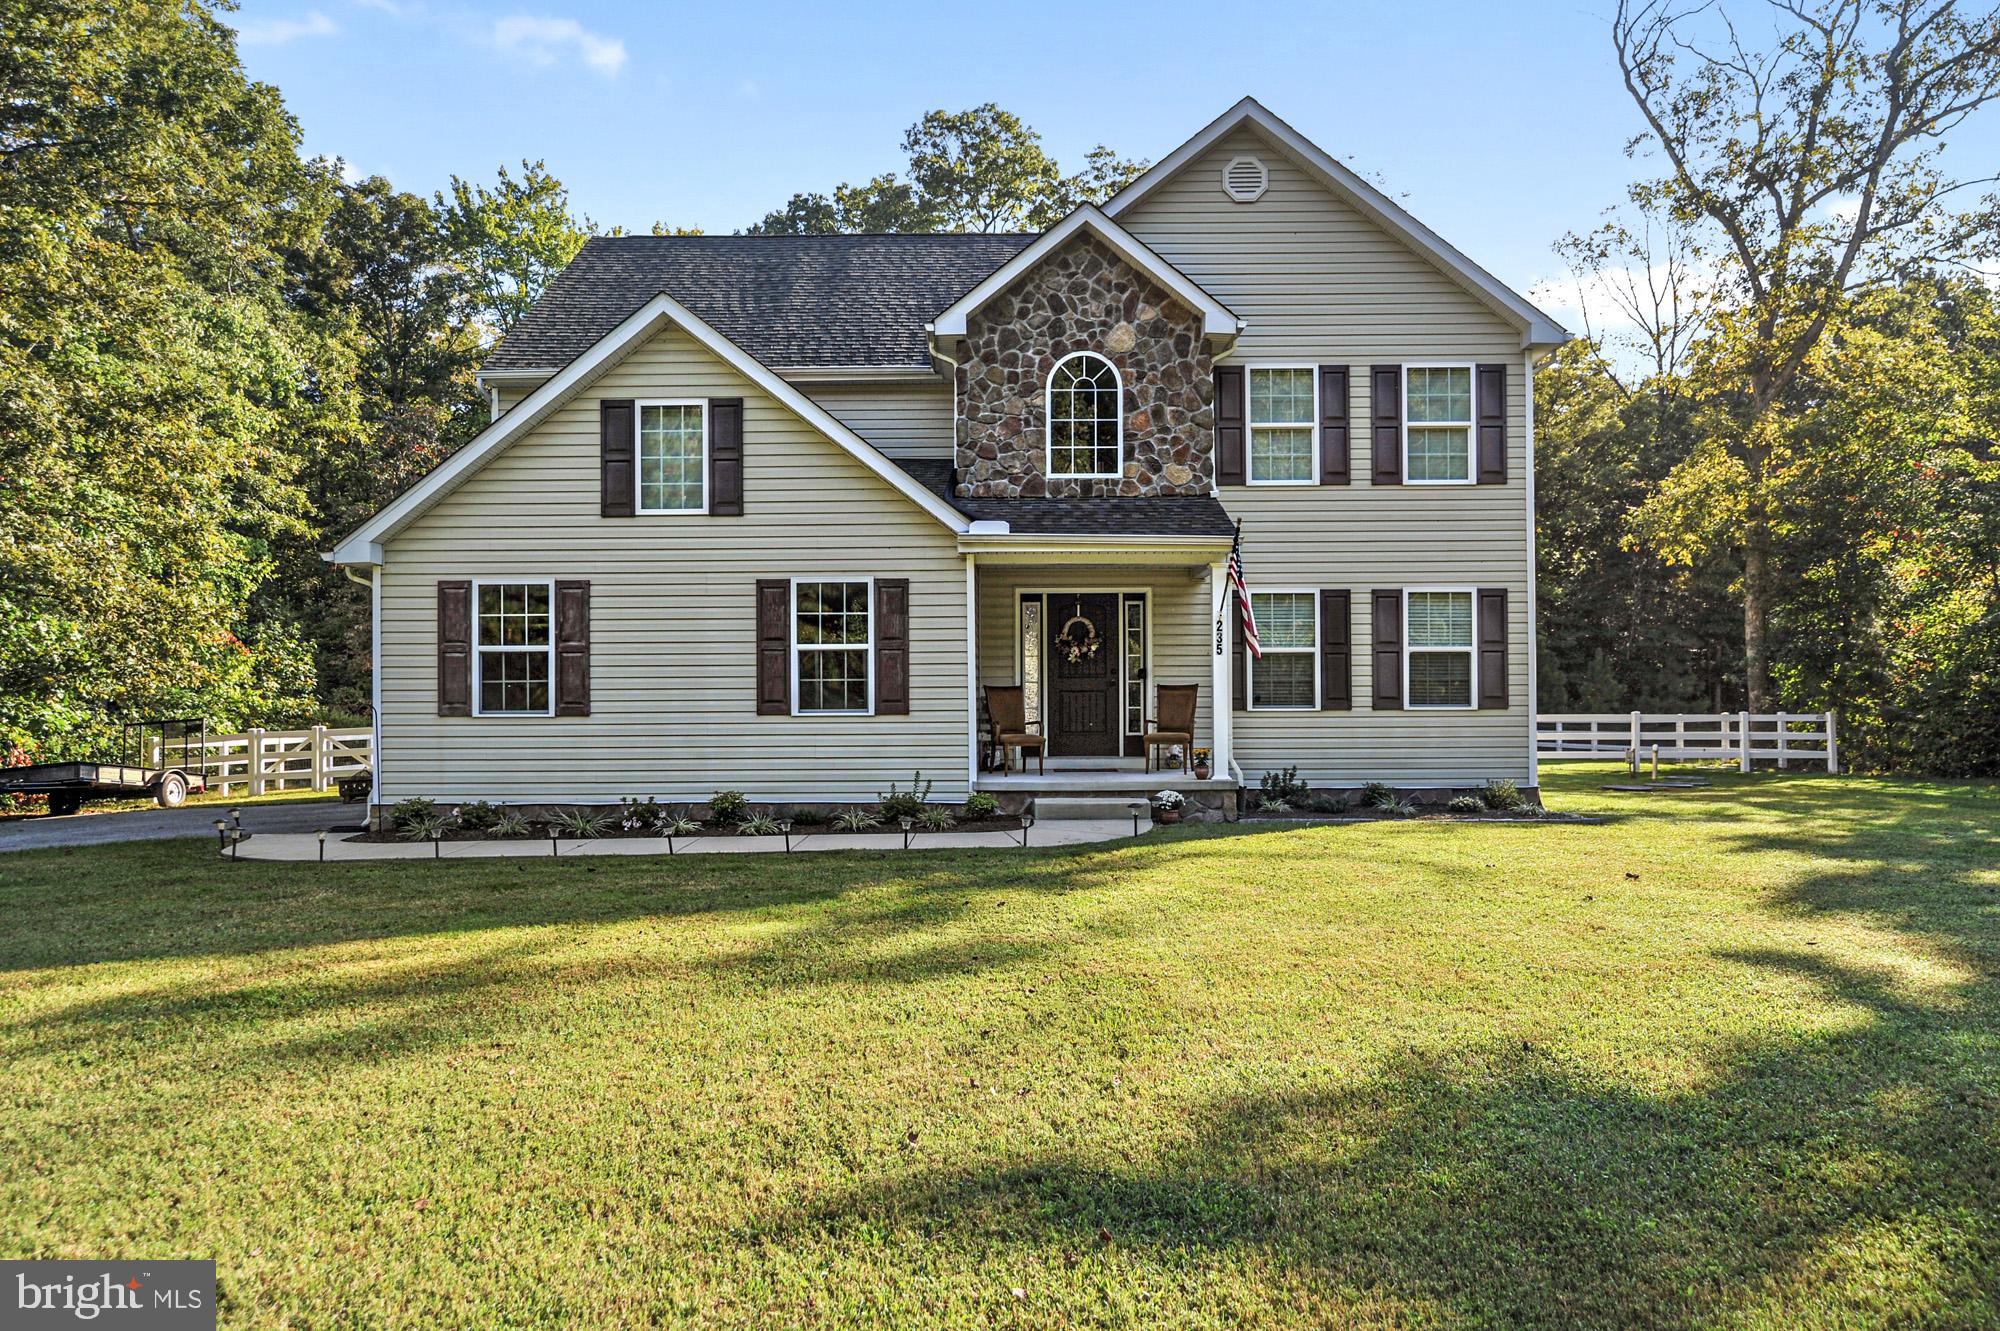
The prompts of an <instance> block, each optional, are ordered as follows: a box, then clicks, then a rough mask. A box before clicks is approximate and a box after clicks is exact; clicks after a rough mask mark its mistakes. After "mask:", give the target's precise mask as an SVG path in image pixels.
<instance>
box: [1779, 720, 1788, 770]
mask: <svg viewBox="0 0 2000 1331" xmlns="http://www.w3.org/2000/svg"><path fill="white" fill-rule="evenodd" d="M1790 718H1791V713H1790V712H1779V713H1778V770H1779V771H1780V772H1782V771H1784V770H1785V759H1786V758H1788V757H1789V756H1790V754H1791V741H1790V740H1788V739H1787V738H1786V737H1785V732H1786V731H1787V730H1789V729H1790V727H1789V726H1788V725H1787V724H1786V722H1787V721H1788V720H1789V719H1790Z"/></svg>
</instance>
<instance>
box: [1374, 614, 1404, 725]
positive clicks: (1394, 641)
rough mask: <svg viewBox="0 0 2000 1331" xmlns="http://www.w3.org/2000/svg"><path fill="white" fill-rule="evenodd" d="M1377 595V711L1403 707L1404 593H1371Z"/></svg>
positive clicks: (1375, 654)
mask: <svg viewBox="0 0 2000 1331" xmlns="http://www.w3.org/2000/svg"><path fill="white" fill-rule="evenodd" d="M1371 595H1372V596H1373V597H1374V618H1375V643H1374V654H1373V660H1374V666H1373V668H1372V669H1371V670H1370V671H1369V673H1370V674H1372V675H1373V676H1374V677H1375V699H1374V703H1373V706H1374V708H1375V710H1376V711H1378V712H1395V711H1400V710H1402V706H1403V594H1402V593H1401V592H1399V591H1382V590H1380V589H1377V590H1376V591H1375V592H1373V593H1371Z"/></svg>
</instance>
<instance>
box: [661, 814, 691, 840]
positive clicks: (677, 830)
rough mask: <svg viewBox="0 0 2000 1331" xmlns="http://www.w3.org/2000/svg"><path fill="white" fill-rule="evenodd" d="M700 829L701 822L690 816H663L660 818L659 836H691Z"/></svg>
mask: <svg viewBox="0 0 2000 1331" xmlns="http://www.w3.org/2000/svg"><path fill="white" fill-rule="evenodd" d="M699 831H701V824H700V823H698V822H696V821H695V820H694V819H692V818H678V817H676V818H663V819H661V820H660V835H661V836H693V835H694V834H695V833H696V832H699Z"/></svg>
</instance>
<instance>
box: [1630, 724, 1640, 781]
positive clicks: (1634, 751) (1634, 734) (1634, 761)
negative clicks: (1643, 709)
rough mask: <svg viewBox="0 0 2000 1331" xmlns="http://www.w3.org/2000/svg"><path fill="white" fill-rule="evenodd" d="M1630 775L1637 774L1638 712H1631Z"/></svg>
mask: <svg viewBox="0 0 2000 1331" xmlns="http://www.w3.org/2000/svg"><path fill="white" fill-rule="evenodd" d="M1629 747H1630V748H1631V750H1632V775H1633V776H1637V775H1639V713H1637V712H1634V713H1632V743H1631V744H1630V746H1629Z"/></svg>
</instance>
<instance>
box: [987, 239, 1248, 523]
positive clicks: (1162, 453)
mask: <svg viewBox="0 0 2000 1331" xmlns="http://www.w3.org/2000/svg"><path fill="white" fill-rule="evenodd" d="M1077 351H1093V352H1096V353H1097V354H1098V355H1100V356H1103V357H1104V358H1105V359H1107V360H1109V361H1110V362H1111V363H1112V365H1114V366H1116V367H1117V370H1118V374H1119V378H1120V379H1121V380H1122V382H1123V384H1124V416H1125V447H1124V474H1123V475H1122V476H1121V477H1120V478H1119V479H1117V480H1110V479H1103V480H1067V479H1050V478H1049V477H1048V476H1047V475H1045V474H1044V470H1043V469H1044V464H1045V462H1046V460H1047V442H1048V432H1047V410H1048V398H1047V393H1046V390H1047V387H1048V380H1049V373H1050V371H1051V370H1053V369H1054V368H1055V365H1056V362H1057V361H1059V360H1061V359H1062V358H1063V357H1064V356H1067V355H1069V354H1070V353H1072V352H1077ZM957 375H958V406H959V415H958V448H957V472H956V484H957V490H958V493H959V494H960V495H963V496H966V497H968V498H984V499H1016V498H1030V499H1032V498H1040V497H1043V496H1048V497H1052V498H1079V497H1105V496H1114V495H1115V496H1120V497H1136V496H1139V495H1205V494H1208V493H1209V492H1210V489H1211V485H1212V482H1213V479H1214V438H1215V434H1214V432H1215V365H1214V361H1213V360H1212V359H1211V357H1210V356H1209V352H1208V344H1207V342H1206V341H1205V340H1204V338H1203V336H1202V321H1201V316H1200V314H1199V313H1197V312H1196V311H1194V310H1190V309H1189V308H1188V307H1187V306H1185V305H1183V304H1182V303H1181V302H1180V301H1178V300H1176V299H1175V298H1174V297H1173V296H1171V295H1170V294H1168V293H1167V292H1166V291H1164V290H1162V289H1161V288H1160V287H1159V285H1158V284H1157V283H1155V282H1153V281H1152V280H1151V279H1150V278H1148V277H1147V276H1146V275H1145V274H1143V273H1141V272H1139V271H1138V270H1137V269H1135V268H1133V267H1132V266H1131V265H1130V264H1128V263H1126V262H1125V260H1124V259H1122V258H1120V257H1119V256H1118V255H1117V254H1116V253H1114V252H1113V251H1112V250H1111V249H1110V248H1109V247H1107V246H1106V245H1104V244H1103V243H1102V242H1101V241H1099V240H1098V239H1097V238H1096V237H1095V236H1092V235H1089V234H1087V233H1086V234H1082V235H1079V236H1077V237H1076V239H1074V240H1073V241H1071V242H1070V243H1069V244H1067V245H1064V246H1063V247H1062V248H1061V249H1060V250H1057V251H1056V252H1055V253H1053V254H1051V255H1049V256H1047V257H1046V258H1045V259H1043V260H1042V262H1041V263H1039V264H1037V265H1036V266H1035V268H1034V269H1033V270H1032V271H1030V272H1028V273H1027V274H1025V275H1024V276H1023V277H1022V278H1021V280H1020V281H1018V282H1016V283H1015V284H1014V285H1013V286H1011V287H1009V288H1008V289H1007V290H1005V291H1003V292H1001V293H1000V294H999V295H998V296H995V297H994V298H993V299H992V300H990V301H988V302H987V303H986V304H985V306H983V307H982V308H981V309H980V310H979V311H978V312H977V313H976V314H974V315H973V317H972V318H971V320H969V321H968V324H967V327H966V338H965V347H964V362H963V363H962V364H961V365H960V366H959V368H958V371H957Z"/></svg>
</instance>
